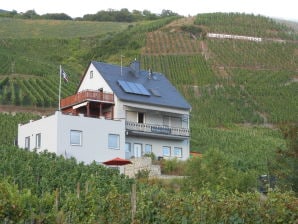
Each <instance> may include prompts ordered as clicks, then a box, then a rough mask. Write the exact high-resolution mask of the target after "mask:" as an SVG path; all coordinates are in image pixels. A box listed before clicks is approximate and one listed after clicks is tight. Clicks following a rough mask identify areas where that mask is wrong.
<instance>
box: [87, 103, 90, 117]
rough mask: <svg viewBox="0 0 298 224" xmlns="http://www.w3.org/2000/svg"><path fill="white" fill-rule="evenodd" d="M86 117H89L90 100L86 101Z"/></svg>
mask: <svg viewBox="0 0 298 224" xmlns="http://www.w3.org/2000/svg"><path fill="white" fill-rule="evenodd" d="M87 117H90V102H88V103H87Z"/></svg>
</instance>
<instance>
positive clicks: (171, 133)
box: [125, 121, 190, 139]
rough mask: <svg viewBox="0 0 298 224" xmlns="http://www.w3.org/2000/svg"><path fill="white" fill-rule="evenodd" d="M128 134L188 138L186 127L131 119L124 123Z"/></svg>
mask: <svg viewBox="0 0 298 224" xmlns="http://www.w3.org/2000/svg"><path fill="white" fill-rule="evenodd" d="M125 127H126V131H127V133H128V135H134V136H148V137H157V138H166V139H187V138H189V134H190V132H189V129H188V128H176V127H168V126H163V125H153V124H142V123H136V122H131V121H126V123H125Z"/></svg>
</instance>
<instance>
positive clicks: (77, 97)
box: [60, 90, 114, 108]
mask: <svg viewBox="0 0 298 224" xmlns="http://www.w3.org/2000/svg"><path fill="white" fill-rule="evenodd" d="M86 101H96V102H106V103H110V104H114V94H112V93H104V92H102V91H89V90H86V91H82V92H78V93H76V94H74V95H72V96H68V97H66V98H64V99H61V101H60V103H61V108H66V107H71V106H74V105H77V104H80V103H83V102H86Z"/></svg>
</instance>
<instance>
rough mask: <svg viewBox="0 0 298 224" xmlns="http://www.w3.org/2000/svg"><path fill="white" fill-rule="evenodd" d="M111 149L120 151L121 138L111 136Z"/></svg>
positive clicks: (114, 135)
mask: <svg viewBox="0 0 298 224" xmlns="http://www.w3.org/2000/svg"><path fill="white" fill-rule="evenodd" d="M108 144H109V149H120V136H119V135H116V134H109V143H108Z"/></svg>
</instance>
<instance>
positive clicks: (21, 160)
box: [0, 13, 298, 223]
mask: <svg viewBox="0 0 298 224" xmlns="http://www.w3.org/2000/svg"><path fill="white" fill-rule="evenodd" d="M0 22H1V25H0V34H1V38H2V39H1V40H0V61H1V64H0V105H5V106H21V107H26V108H36V110H37V109H38V108H56V107H57V105H58V87H59V75H58V70H59V69H58V68H59V65H60V64H62V66H63V68H64V70H65V71H66V72H67V74H68V75H69V82H68V83H64V82H63V83H62V97H65V96H68V95H71V94H73V93H74V91H75V89H76V88H77V85H78V83H79V80H80V76H81V75H82V72H83V71H84V69H85V68H86V66H87V65H88V63H89V61H91V60H99V61H105V62H108V63H115V64H120V60H121V59H120V58H121V55H123V56H125V57H123V64H128V63H129V62H130V61H132V59H134V58H135V57H138V59H139V60H140V62H141V66H142V69H146V70H148V69H151V70H152V71H153V73H163V74H165V75H166V76H167V78H168V79H169V80H170V81H171V82H172V83H173V84H174V85H175V86H176V88H177V89H178V90H179V91H180V92H181V93H182V94H183V95H184V96H185V98H186V99H187V100H188V101H189V102H190V104H191V106H192V111H191V117H190V129H191V142H190V148H191V151H196V152H201V153H203V159H200V160H189V161H187V162H186V163H185V164H182V166H183V169H182V170H181V172H182V174H183V175H186V176H189V177H190V178H186V179H182V180H173V181H168V182H167V181H158V180H147V179H140V180H131V179H127V178H125V177H123V176H121V175H118V173H117V171H115V170H110V169H106V168H104V167H102V166H99V165H98V164H90V165H84V164H77V163H76V161H74V160H73V159H71V160H65V159H64V158H62V157H57V156H55V155H53V154H49V153H47V152H45V153H42V154H37V153H34V152H33V153H32V152H27V151H22V150H19V149H17V148H15V147H13V146H12V145H13V144H14V143H15V139H16V135H17V124H18V123H23V122H27V121H29V120H30V119H37V118H38V116H37V115H33V114H27V113H11V114H8V113H1V114H0V130H1V135H0V151H1V155H2V156H1V157H0V160H1V161H0V177H1V178H0V179H1V181H0V192H1V194H0V220H1V221H3V220H4V221H3V222H4V223H34V222H35V223H42V222H43V223H55V222H56V223H130V222H131V223H295V222H297V219H298V217H297V214H298V211H297V208H298V204H297V203H298V202H297V197H295V195H294V194H292V193H291V192H290V191H288V190H289V189H295V184H296V185H297V181H296V182H295V179H286V177H287V176H288V175H290V177H291V178H292V176H291V175H293V173H295V172H294V170H295V167H297V164H298V163H297V159H296V160H295V158H296V157H293V158H292V157H291V155H292V154H291V153H287V150H289V149H290V148H291V144H289V142H288V140H287V139H286V136H295V134H292V135H290V134H287V133H286V134H285V132H284V131H282V127H283V126H284V125H290V124H293V125H295V124H297V122H298V120H297V111H298V105H297V102H298V97H297V95H298V94H297V89H298V86H297V68H298V67H297V64H298V57H297V55H298V54H297V52H298V48H297V42H295V41H297V33H296V32H295V31H294V30H293V29H292V28H289V27H288V26H286V25H283V24H281V23H278V22H275V21H274V20H272V19H269V18H265V17H262V16H253V15H244V14H233V13H232V14H222V13H214V14H200V15H198V16H197V17H196V18H195V19H193V18H181V19H179V18H177V17H172V18H165V19H161V20H156V21H142V22H140V23H135V24H125V23H119V24H118V23H112V24H110V23H97V22H92V23H89V22H73V21H67V22H65V23H64V22H62V21H59V22H56V23H55V21H38V20H34V21H31V20H26V21H22V20H11V19H3V18H0ZM22 23H24V24H23V26H22ZM7 24H10V26H7ZM55 24H56V25H57V26H56V25H55ZM92 24H93V25H94V26H93V25H92ZM184 25H187V27H188V28H189V31H185V30H183V29H182V28H183V26H184ZM2 26H3V29H2ZM32 26H35V29H33V30H34V32H32V33H30V32H28V31H27V30H29V29H30V27H32ZM109 26H110V27H109ZM10 27H12V28H10ZM195 28H200V29H202V32H203V33H207V32H217V33H227V34H235V35H247V36H256V37H261V38H265V41H262V42H249V41H244V40H219V39H208V38H206V37H205V36H202V35H201V36H200V35H194V34H193V33H191V31H192V29H193V30H196V29H195ZM10 29H11V30H10ZM13 29H15V30H17V31H18V32H15V33H14V32H13ZM43 29H44V30H45V33H48V32H51V35H52V36H47V35H45V33H43V32H41V31H42V30H43ZM61 30H63V31H65V34H63V35H62V34H61V33H59V32H60V31H61ZM20 36H22V37H23V38H21V39H20V38H19V37H20ZM276 39H283V40H284V41H280V42H276V41H273V40H276ZM37 49H38V50H37ZM0 107H1V106H0ZM296 128H297V127H296ZM295 130H297V129H294V131H293V133H294V132H295ZM296 135H297V133H296ZM293 145H294V146H295V144H294V143H293ZM289 155H290V156H289ZM174 162H175V161H174ZM295 164H296V166H295ZM168 167H171V165H170V164H168ZM293 167H294V168H293ZM267 173H272V174H274V175H275V174H276V176H278V177H280V180H278V181H277V185H278V187H279V188H278V189H279V190H277V191H272V192H269V193H268V194H267V196H266V197H262V196H260V194H259V193H256V190H257V189H258V177H259V176H260V175H262V174H267ZM294 177H296V176H294ZM281 180H283V181H285V183H282V181H281ZM133 183H135V184H136V187H137V190H136V197H137V201H136V208H137V209H136V211H135V214H134V218H133V219H134V220H133V222H132V217H131V215H132V206H133V205H132V204H131V203H132V202H131V197H132V185H133ZM296 193H297V191H296ZM296 196H297V195H296ZM2 199H3V200H2Z"/></svg>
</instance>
